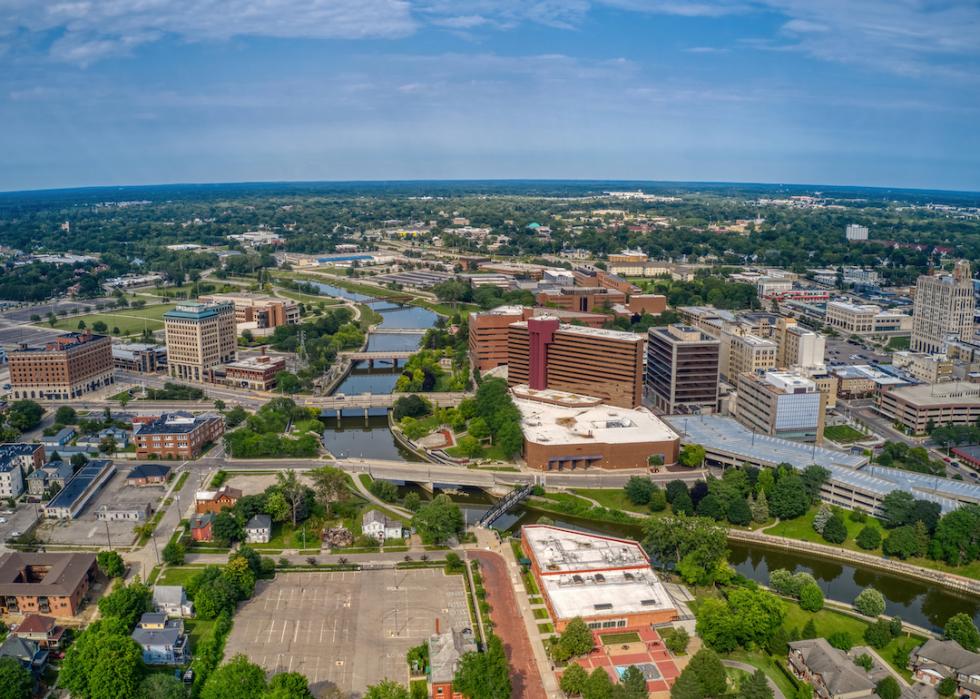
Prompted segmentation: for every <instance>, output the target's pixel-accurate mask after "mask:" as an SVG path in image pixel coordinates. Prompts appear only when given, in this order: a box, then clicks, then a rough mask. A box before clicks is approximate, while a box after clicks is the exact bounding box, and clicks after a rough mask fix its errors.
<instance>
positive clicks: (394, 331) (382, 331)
mask: <svg viewBox="0 0 980 699" xmlns="http://www.w3.org/2000/svg"><path fill="white" fill-rule="evenodd" d="M426 330H427V328H386V327H385V326H384V325H379V326H378V327H376V328H375V329H374V330H372V331H371V334H372V335H425V331H426Z"/></svg>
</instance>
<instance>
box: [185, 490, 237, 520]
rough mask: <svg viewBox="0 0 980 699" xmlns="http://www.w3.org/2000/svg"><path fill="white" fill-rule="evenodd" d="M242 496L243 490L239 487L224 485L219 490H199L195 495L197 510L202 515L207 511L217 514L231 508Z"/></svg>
mask: <svg viewBox="0 0 980 699" xmlns="http://www.w3.org/2000/svg"><path fill="white" fill-rule="evenodd" d="M241 497H242V491H240V490H239V489H238V488H229V487H228V486H227V485H223V486H221V487H220V488H218V489H217V490H199V491H197V494H196V495H195V496H194V501H195V511H196V512H197V513H198V514H199V515H201V514H204V513H205V512H212V513H214V514H217V513H218V512H221V511H222V510H223V509H225V508H226V507H227V508H228V509H231V508H232V507H234V506H235V503H236V502H238V501H239V500H240V499H241Z"/></svg>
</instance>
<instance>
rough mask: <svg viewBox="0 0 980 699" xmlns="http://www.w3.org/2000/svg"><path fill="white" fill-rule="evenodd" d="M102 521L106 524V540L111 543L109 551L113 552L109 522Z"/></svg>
mask: <svg viewBox="0 0 980 699" xmlns="http://www.w3.org/2000/svg"><path fill="white" fill-rule="evenodd" d="M102 521H103V523H104V524H105V538H106V541H107V542H108V543H109V550H110V551H112V537H111V536H109V520H107V519H104V520H102Z"/></svg>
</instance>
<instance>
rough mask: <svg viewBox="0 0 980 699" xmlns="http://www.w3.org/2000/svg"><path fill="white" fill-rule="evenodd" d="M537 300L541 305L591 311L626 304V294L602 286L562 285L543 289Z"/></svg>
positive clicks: (584, 311)
mask: <svg viewBox="0 0 980 699" xmlns="http://www.w3.org/2000/svg"><path fill="white" fill-rule="evenodd" d="M535 301H536V302H537V304H538V305H539V306H548V307H550V308H559V309H561V310H563V311H581V312H583V313H591V312H592V311H594V310H604V309H611V308H612V307H613V306H615V305H616V304H625V303H626V294H624V293H623V292H621V291H617V290H616V289H607V288H605V287H601V286H593V287H589V286H562V287H555V288H552V289H549V290H547V291H541V292H540V293H538V294H537V296H535Z"/></svg>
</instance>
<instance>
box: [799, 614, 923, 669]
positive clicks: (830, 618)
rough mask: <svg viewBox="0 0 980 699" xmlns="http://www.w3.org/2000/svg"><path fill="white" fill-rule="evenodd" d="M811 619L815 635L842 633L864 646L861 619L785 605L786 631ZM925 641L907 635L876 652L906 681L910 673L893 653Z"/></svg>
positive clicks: (863, 624) (863, 622)
mask: <svg viewBox="0 0 980 699" xmlns="http://www.w3.org/2000/svg"><path fill="white" fill-rule="evenodd" d="M810 619H812V620H813V624H814V626H816V628H817V635H818V636H821V637H823V638H826V637H827V636H830V635H831V634H834V633H837V632H840V631H843V632H844V633H847V634H848V635H849V636H850V637H851V640H852V641H853V642H854V645H856V646H857V645H864V630H865V628H867V626H868V624H867V622H865V621H862V620H861V619H857V618H855V617H852V616H849V615H847V614H842V613H840V612H836V611H834V610H832V609H821V610H820V611H819V612H814V613H811V612H806V611H803V610H802V609H800V606H799V605H797V604H787V605H786V621H785V622H784V624H783V626H784V627H785V628H786V629H787V630H792V629H802V628H803V626H804V625H806V622H807V621H808V620H810ZM924 641H925V639H924V638H922V637H921V636H915V635H909V636H908V637H906V636H900V637H898V638H896V639H893V640H892V641H891V642H890V643H889V644H888V645H887V646H885V647H884V648H882V649H881V650H879V651H878V655H880V656H881V657H882V658H883V659H884V660H885V662H887V663H888V664H889V665H891V666H892V667H893V668H895V670H897V671H898V672H899V673H901V674H902V676H903V677H905V679H906V680H909V679H911V677H912V675H911V673H910V672H909V671H908V670H907V669H905V668H904V667H902V666H900V665H898V664H897V663H896V662H895V658H894V656H895V652H896V651H897V650H899V649H900V648H902V647H905V646H908V645H912V644H913V643H914V644H915V645H919V644H921V643H923V642H924Z"/></svg>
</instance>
